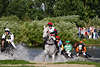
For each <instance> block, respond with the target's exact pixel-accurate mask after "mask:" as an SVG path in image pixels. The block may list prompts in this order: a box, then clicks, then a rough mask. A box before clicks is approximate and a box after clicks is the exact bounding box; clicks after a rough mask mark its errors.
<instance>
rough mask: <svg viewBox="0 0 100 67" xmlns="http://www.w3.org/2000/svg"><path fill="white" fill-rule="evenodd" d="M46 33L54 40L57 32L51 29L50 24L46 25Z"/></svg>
mask: <svg viewBox="0 0 100 67" xmlns="http://www.w3.org/2000/svg"><path fill="white" fill-rule="evenodd" d="M48 33H49V34H50V36H51V37H52V38H53V40H56V39H55V37H56V36H57V30H56V29H55V27H53V23H52V22H49V23H48Z"/></svg>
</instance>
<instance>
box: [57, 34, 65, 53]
mask: <svg viewBox="0 0 100 67" xmlns="http://www.w3.org/2000/svg"><path fill="white" fill-rule="evenodd" d="M56 42H57V48H58V51H59V52H60V54H61V51H62V50H63V49H64V47H63V43H62V41H61V39H60V37H59V36H56Z"/></svg>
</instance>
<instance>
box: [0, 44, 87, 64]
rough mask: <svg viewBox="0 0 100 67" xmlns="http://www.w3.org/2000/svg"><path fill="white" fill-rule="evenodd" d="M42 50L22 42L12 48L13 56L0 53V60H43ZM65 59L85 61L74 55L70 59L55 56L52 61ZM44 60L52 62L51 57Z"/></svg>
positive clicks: (63, 60) (65, 60) (64, 60)
mask: <svg viewBox="0 0 100 67" xmlns="http://www.w3.org/2000/svg"><path fill="white" fill-rule="evenodd" d="M43 55H44V52H43V49H41V48H34V49H33V48H27V47H25V46H23V45H22V44H19V45H18V46H17V49H16V50H14V54H13V56H11V55H9V54H6V53H0V60H13V59H15V60H26V61H34V62H44V58H43ZM67 61H86V59H84V58H79V57H74V58H72V59H66V58H65V57H64V56H63V55H58V56H56V59H55V61H54V62H67ZM46 62H52V60H51V59H49V58H48V57H46Z"/></svg>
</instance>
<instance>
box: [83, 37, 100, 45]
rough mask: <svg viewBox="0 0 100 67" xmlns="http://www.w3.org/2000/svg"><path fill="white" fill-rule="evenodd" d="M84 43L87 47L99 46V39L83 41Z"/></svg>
mask: <svg viewBox="0 0 100 67" xmlns="http://www.w3.org/2000/svg"><path fill="white" fill-rule="evenodd" d="M84 43H85V44H87V45H90V46H92V45H97V46H100V38H99V39H96V40H94V39H88V40H86V41H84Z"/></svg>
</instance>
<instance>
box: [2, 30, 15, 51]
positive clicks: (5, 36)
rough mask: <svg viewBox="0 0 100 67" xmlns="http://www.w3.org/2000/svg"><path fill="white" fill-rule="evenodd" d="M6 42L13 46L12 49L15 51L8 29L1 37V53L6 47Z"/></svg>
mask: <svg viewBox="0 0 100 67" xmlns="http://www.w3.org/2000/svg"><path fill="white" fill-rule="evenodd" d="M6 42H7V43H10V44H11V45H12V46H13V48H15V49H16V46H15V44H14V35H13V34H12V33H11V32H10V29H9V28H6V29H5V33H4V34H3V35H2V40H1V52H2V51H4V50H5V49H6V47H7V46H8V45H7V44H5V43H6Z"/></svg>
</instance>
